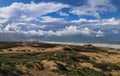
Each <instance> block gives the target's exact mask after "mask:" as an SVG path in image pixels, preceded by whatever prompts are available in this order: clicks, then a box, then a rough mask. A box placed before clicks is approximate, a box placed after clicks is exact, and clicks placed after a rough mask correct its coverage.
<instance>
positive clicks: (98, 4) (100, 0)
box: [70, 0, 117, 18]
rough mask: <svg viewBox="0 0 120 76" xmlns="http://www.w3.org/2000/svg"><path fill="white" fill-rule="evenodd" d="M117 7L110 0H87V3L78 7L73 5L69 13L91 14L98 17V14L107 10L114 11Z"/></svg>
mask: <svg viewBox="0 0 120 76" xmlns="http://www.w3.org/2000/svg"><path fill="white" fill-rule="evenodd" d="M116 10H117V9H116V8H115V6H114V5H112V3H111V2H110V0H87V4H86V5H83V6H79V7H74V8H73V9H72V10H71V11H70V13H73V14H76V15H79V16H81V15H85V16H93V17H96V18H100V14H102V13H107V12H115V11H116Z"/></svg>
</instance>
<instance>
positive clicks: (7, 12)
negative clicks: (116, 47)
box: [0, 0, 120, 42]
mask: <svg viewBox="0 0 120 76" xmlns="http://www.w3.org/2000/svg"><path fill="white" fill-rule="evenodd" d="M119 5H120V1H119V0H0V41H23V40H24V41H62V42H105V41H106V42H112V41H116V42H120V6H119Z"/></svg>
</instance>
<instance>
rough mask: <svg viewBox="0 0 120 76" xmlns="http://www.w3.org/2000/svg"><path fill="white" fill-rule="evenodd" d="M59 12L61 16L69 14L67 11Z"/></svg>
mask: <svg viewBox="0 0 120 76" xmlns="http://www.w3.org/2000/svg"><path fill="white" fill-rule="evenodd" d="M58 14H59V15H60V16H69V14H68V13H66V12H62V11H60V12H58Z"/></svg>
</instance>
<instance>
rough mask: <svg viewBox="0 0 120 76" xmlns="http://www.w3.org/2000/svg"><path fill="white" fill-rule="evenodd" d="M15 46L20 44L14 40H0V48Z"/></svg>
mask: <svg viewBox="0 0 120 76" xmlns="http://www.w3.org/2000/svg"><path fill="white" fill-rule="evenodd" d="M17 46H20V45H19V43H15V42H0V50H2V49H8V48H12V47H17Z"/></svg>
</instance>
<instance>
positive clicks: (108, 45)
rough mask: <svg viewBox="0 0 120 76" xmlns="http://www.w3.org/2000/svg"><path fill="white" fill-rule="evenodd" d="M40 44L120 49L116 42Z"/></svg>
mask: <svg viewBox="0 0 120 76" xmlns="http://www.w3.org/2000/svg"><path fill="white" fill-rule="evenodd" d="M39 42H44V43H51V44H68V45H80V46H83V45H87V44H92V45H94V46H97V47H109V48H115V49H120V44H119V43H116V42H107V43H92V42H91V43H84V42H53V41H39Z"/></svg>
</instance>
